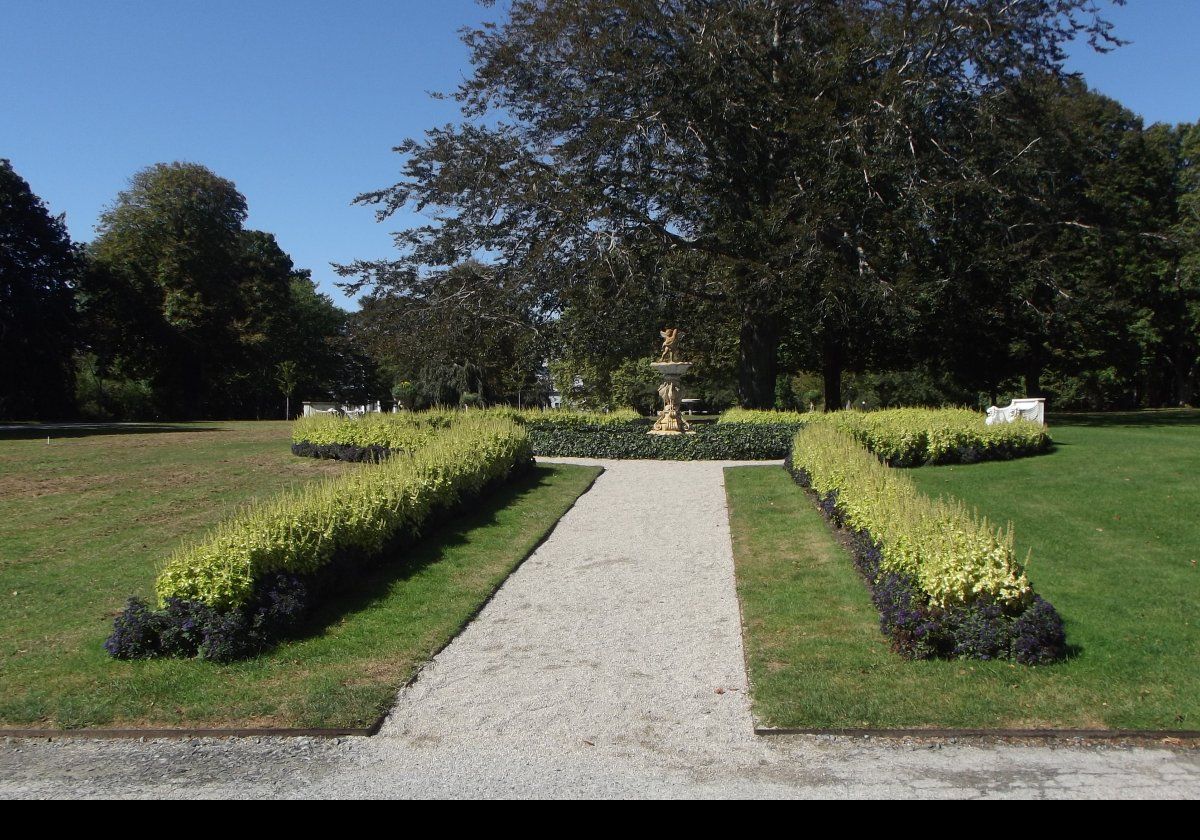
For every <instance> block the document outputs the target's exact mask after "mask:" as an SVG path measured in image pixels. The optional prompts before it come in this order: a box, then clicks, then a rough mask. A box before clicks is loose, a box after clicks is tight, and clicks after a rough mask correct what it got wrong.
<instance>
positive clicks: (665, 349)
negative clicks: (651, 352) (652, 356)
mask: <svg viewBox="0 0 1200 840" xmlns="http://www.w3.org/2000/svg"><path fill="white" fill-rule="evenodd" d="M659 335H661V336H662V337H663V346H662V355H661V356H659V358H658V360H659V361H660V362H678V361H680V359H679V339H680V338H682V337H683V333H681V332H680V331H679V330H677V329H675V328H674V327H667V328H666V329H665V330H663V331H661V332H660V333H659Z"/></svg>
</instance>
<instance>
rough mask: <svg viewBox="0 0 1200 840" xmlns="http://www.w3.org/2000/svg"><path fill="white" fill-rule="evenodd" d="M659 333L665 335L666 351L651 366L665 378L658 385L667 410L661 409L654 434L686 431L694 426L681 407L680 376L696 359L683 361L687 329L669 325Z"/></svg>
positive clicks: (663, 336) (678, 433)
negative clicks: (681, 344) (681, 351)
mask: <svg viewBox="0 0 1200 840" xmlns="http://www.w3.org/2000/svg"><path fill="white" fill-rule="evenodd" d="M659 335H661V336H662V338H663V346H662V355H661V356H660V357H659V359H658V361H657V362H651V363H650V367H652V368H654V371H655V372H656V373H657V374H658V375H659V377H660V378H661V379H662V384H661V385H659V386H658V395H659V396H660V397H662V401H663V410H662V411H660V412H659V414H658V420H656V421H655V422H654V428H653V429H651V430H650V434H652V435H685V434H687V433H688V432H689V431H691V426H689V425H688V424H687V421H686V420H684V419H683V410H682V409H681V408H680V405H681V400H680V389H679V380H680V379H682V378H683V375H684V374H685V373H687V371H688V368H690V367H691V366H692V363H691V362H683V361H680V355H679V339H680V338H682V337H683V333H681V332H680V331H679V330H677V329H675V328H673V327H668V328H667V329H666V330H664V331H662V332H660V333H659Z"/></svg>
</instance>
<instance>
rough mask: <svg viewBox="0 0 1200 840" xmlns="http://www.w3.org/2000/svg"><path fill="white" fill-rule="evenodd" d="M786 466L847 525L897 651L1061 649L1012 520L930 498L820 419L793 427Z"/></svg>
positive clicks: (1028, 655)
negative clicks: (1017, 549) (1001, 522)
mask: <svg viewBox="0 0 1200 840" xmlns="http://www.w3.org/2000/svg"><path fill="white" fill-rule="evenodd" d="M785 466H786V467H787V469H788V471H789V472H790V473H791V474H792V476H793V478H795V479H796V481H797V483H799V484H800V485H801V486H803V487H806V488H809V489H811V490H812V491H813V492H814V493H815V494H816V496H817V499H818V502H819V505H820V507H821V510H822V512H823V513H824V514H825V516H826V518H827V519H828V520H829V521H830V522H832V523H833V524H835V525H837V526H839V527H843V528H845V529H846V530H847V531H848V532H849V534H850V543H851V549H852V552H853V554H854V557H855V564H856V566H857V568H858V570H859V572H860V573H861V574H862V576H863V577H864V579H865V580H866V582H867V584H868V586H869V588H870V589H871V593H872V600H873V601H874V602H875V605H876V607H877V608H878V609H879V612H880V627H881V629H882V631H883V632H884V634H885V635H887V636H888V637H889V638H890V639H891V641H892V646H893V648H894V649H895V650H896V651H897V652H899V653H900V654H902V655H904V656H907V657H911V658H918V659H924V658H931V657H952V656H964V657H975V658H980V659H994V658H1001V659H1006V658H1011V659H1015V660H1017V661H1018V662H1022V663H1027V664H1032V663H1040V662H1051V661H1055V660H1058V659H1061V658H1062V657H1063V656H1065V654H1066V638H1065V634H1064V632H1063V626H1062V620H1061V618H1059V616H1058V613H1057V612H1056V611H1055V610H1054V608H1053V607H1052V606H1051V605H1050V604H1049V603H1047V602H1046V601H1044V600H1043V599H1042V598H1040V597H1039V596H1037V595H1035V594H1034V592H1033V590H1032V588H1031V587H1030V585H1029V581H1028V579H1027V578H1026V576H1025V566H1024V564H1023V563H1021V562H1019V561H1018V560H1017V559H1016V557H1015V556H1014V553H1013V536H1012V529H1011V526H1010V527H1009V528H1008V529H1005V530H999V529H996V528H993V527H992V526H991V525H990V524H989V523H988V521H987V520H986V519H982V520H981V519H979V518H978V517H977V516H975V515H974V514H973V513H972V512H970V511H968V510H967V509H966V507H965V506H964V505H963V504H961V503H959V502H953V501H946V500H943V499H938V500H936V501H934V500H931V499H929V498H928V497H926V496H924V495H922V494H921V493H920V492H919V491H917V489H916V487H915V485H913V484H912V482H911V481H910V480H909V479H908V478H907V477H906V476H904V475H903V473H901V472H899V471H896V470H892V469H890V468H888V467H887V466H885V465H884V464H881V463H880V462H879V460H878V459H876V458H874V457H872V456H871V455H870V454H868V453H867V452H865V451H864V450H863V449H862V448H861V447H860V446H859V445H858V444H857V443H856V441H855V440H854V439H853V438H852V437H851V436H850V435H848V434H846V433H843V432H840V431H838V430H837V429H835V428H832V427H830V426H829V425H826V424H813V425H810V426H808V427H806V428H805V429H803V430H802V431H801V432H800V433H799V434H797V435H796V438H795V444H794V447H793V449H792V452H791V454H790V455H789V457H788V459H787V460H786V462H785Z"/></svg>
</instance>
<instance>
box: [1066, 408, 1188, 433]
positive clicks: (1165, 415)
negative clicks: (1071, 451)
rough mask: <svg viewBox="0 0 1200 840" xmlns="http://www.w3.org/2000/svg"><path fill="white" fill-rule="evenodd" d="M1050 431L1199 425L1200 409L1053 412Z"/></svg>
mask: <svg viewBox="0 0 1200 840" xmlns="http://www.w3.org/2000/svg"><path fill="white" fill-rule="evenodd" d="M1049 421H1050V431H1051V434H1053V432H1054V427H1055V426H1092V427H1101V428H1102V427H1119V426H1130V427H1138V426H1141V427H1147V428H1152V427H1159V426H1200V409H1195V408H1160V409H1149V410H1146V411H1081V412H1055V413H1054V414H1052V415H1050V418H1049Z"/></svg>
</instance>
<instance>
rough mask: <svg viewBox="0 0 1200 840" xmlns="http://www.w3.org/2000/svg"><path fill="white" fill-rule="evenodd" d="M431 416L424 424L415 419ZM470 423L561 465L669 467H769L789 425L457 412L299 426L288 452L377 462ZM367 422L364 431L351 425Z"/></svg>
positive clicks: (628, 415) (783, 446) (626, 415)
mask: <svg viewBox="0 0 1200 840" xmlns="http://www.w3.org/2000/svg"><path fill="white" fill-rule="evenodd" d="M427 414H430V415H432V417H431V420H430V422H428V423H426V422H425V421H424V420H423V418H424V417H425V416H427ZM471 417H496V418H505V419H508V420H511V421H513V422H516V423H520V424H522V425H524V426H525V428H526V430H527V431H528V434H529V442H530V446H531V449H532V451H533V454H534V455H544V456H548V457H561V458H567V457H570V458H645V459H658V460H672V461H694V460H730V461H758V460H775V459H778V458H783V457H784V456H786V455H787V453H788V450H789V449H790V447H791V444H792V437H793V435H795V433H796V431H797V430H798V429H799V428H800V427H799V425H798V424H795V423H777V422H773V423H764V422H749V423H736V422H726V423H715V424H712V423H710V424H705V425H700V426H697V427H696V428H695V429H694V432H693V433H692V434H688V435H651V434H647V432H649V431H650V427H651V426H652V425H653V423H654V421H653V420H652V419H651V418H648V417H641V416H640V415H638V414H637V412H635V411H633V410H632V409H622V410H620V411H614V412H610V413H607V414H601V413H599V412H574V411H562V410H550V411H544V410H537V409H534V410H525V411H517V410H515V409H506V408H494V409H485V410H467V411H461V412H430V413H418V414H383V415H368V417H367V418H363V419H362V420H343V419H340V418H325V417H321V418H306V419H305V421H304V423H301V422H300V421H297V424H296V426H295V427H293V430H292V441H293V443H292V452H293V453H295V454H296V455H303V456H308V457H316V458H336V459H339V460H343V461H370V462H379V461H381V460H383V459H384V458H387V457H388V456H389V455H390V454H391V453H392V452H393V451H396V450H400V451H411V450H412V449H413V448H415V447H416V446H418V445H419V442H420V441H422V440H424V439H425V436H427V435H429V434H431V432H430V431H429V429H430V428H434V429H436V428H438V427H439V426H440V425H441V424H449V425H453V424H455V423H458V422H461V421H463V420H465V419H467V418H471ZM368 419H369V420H370V428H368V429H365V430H360V429H359V428H357V424H360V423H365V422H367V421H368Z"/></svg>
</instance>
